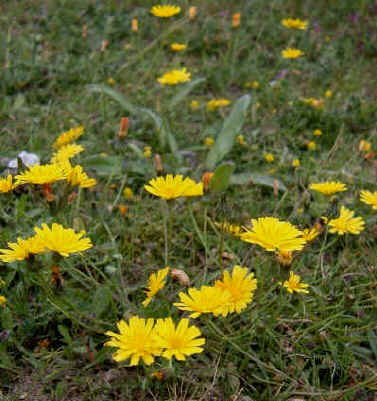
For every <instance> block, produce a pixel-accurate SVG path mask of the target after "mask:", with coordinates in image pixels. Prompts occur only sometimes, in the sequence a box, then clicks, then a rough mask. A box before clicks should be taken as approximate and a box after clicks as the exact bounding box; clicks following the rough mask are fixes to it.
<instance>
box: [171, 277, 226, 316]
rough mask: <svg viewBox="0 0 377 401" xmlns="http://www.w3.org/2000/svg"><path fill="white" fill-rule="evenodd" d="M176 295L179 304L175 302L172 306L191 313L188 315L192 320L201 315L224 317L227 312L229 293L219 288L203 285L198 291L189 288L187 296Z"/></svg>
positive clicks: (182, 294) (183, 294) (182, 293)
mask: <svg viewBox="0 0 377 401" xmlns="http://www.w3.org/2000/svg"><path fill="white" fill-rule="evenodd" d="M178 295H179V299H180V301H181V302H175V303H174V306H176V307H177V308H178V309H180V310H186V311H189V312H193V313H191V315H190V317H192V318H193V319H195V318H197V317H198V316H200V315H201V314H202V313H213V314H214V315H215V316H218V315H222V316H226V315H227V314H228V312H229V303H230V298H231V296H230V293H229V292H225V291H223V290H222V289H221V288H219V287H209V286H207V285H204V286H203V287H201V288H200V290H198V289H196V288H189V290H188V294H185V293H184V292H180V293H179V294H178Z"/></svg>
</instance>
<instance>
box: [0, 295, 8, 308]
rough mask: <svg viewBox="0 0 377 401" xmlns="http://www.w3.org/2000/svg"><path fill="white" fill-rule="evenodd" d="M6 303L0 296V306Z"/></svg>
mask: <svg viewBox="0 0 377 401" xmlns="http://www.w3.org/2000/svg"><path fill="white" fill-rule="evenodd" d="M6 302H7V299H6V298H5V297H3V296H2V295H0V306H3V305H5V303H6Z"/></svg>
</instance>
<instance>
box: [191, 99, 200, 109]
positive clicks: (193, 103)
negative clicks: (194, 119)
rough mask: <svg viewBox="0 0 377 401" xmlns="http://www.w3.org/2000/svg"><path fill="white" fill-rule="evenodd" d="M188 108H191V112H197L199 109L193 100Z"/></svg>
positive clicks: (196, 102) (197, 103)
mask: <svg viewBox="0 0 377 401" xmlns="http://www.w3.org/2000/svg"><path fill="white" fill-rule="evenodd" d="M190 107H191V109H192V110H197V109H198V108H199V102H198V101H197V100H193V101H192V102H191V103H190Z"/></svg>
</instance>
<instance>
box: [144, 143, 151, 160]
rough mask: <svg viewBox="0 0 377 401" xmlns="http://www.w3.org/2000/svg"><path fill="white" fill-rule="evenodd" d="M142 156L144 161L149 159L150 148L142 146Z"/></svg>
mask: <svg viewBox="0 0 377 401" xmlns="http://www.w3.org/2000/svg"><path fill="white" fill-rule="evenodd" d="M143 156H144V157H145V158H146V159H149V158H150V157H151V156H152V148H151V147H150V146H144V153H143Z"/></svg>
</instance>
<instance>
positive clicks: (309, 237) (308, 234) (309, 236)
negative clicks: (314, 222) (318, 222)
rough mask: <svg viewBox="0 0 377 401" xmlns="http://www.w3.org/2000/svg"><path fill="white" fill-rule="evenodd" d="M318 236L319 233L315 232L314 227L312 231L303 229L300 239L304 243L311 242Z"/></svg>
mask: <svg viewBox="0 0 377 401" xmlns="http://www.w3.org/2000/svg"><path fill="white" fill-rule="evenodd" d="M319 234H320V231H319V230H317V229H316V228H315V227H313V228H312V229H310V230H309V229H308V228H305V230H304V231H303V232H302V237H303V238H304V239H305V241H306V242H312V241H313V240H314V239H315V238H317V237H318V235H319Z"/></svg>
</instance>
